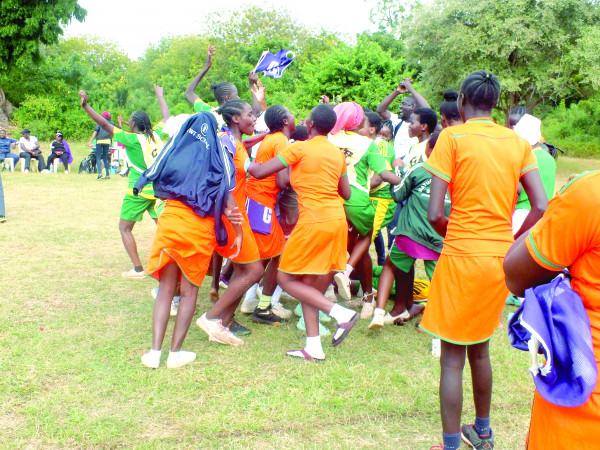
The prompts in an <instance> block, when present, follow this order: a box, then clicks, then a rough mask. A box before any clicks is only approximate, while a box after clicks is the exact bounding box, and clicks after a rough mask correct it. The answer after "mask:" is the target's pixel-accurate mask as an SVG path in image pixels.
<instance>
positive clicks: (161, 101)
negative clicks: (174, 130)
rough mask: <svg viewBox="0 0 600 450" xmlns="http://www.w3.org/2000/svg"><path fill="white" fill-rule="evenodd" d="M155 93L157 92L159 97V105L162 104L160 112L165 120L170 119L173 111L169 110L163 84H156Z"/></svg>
mask: <svg viewBox="0 0 600 450" xmlns="http://www.w3.org/2000/svg"><path fill="white" fill-rule="evenodd" d="M154 93H155V94H156V98H157V99H158V106H160V114H161V115H162V120H163V122H166V121H167V120H169V117H171V113H170V112H169V106H168V105H167V102H166V100H165V90H164V89H163V88H162V86H158V85H156V84H155V85H154Z"/></svg>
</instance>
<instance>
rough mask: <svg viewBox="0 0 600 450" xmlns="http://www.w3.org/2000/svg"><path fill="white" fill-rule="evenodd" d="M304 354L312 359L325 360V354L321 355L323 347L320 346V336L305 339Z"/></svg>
mask: <svg viewBox="0 0 600 450" xmlns="http://www.w3.org/2000/svg"><path fill="white" fill-rule="evenodd" d="M304 350H306V353H308V354H309V355H310V356H312V357H313V358H319V359H322V358H325V353H323V347H322V346H321V336H314V337H310V336H307V337H306V347H305V348H304Z"/></svg>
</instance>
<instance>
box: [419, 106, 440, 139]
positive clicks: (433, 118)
mask: <svg viewBox="0 0 600 450" xmlns="http://www.w3.org/2000/svg"><path fill="white" fill-rule="evenodd" d="M413 114H416V115H417V116H419V122H421V123H424V124H425V125H427V131H428V132H429V133H433V132H434V131H435V127H436V126H437V114H436V113H435V111H434V110H433V109H431V108H417V109H415V111H414V112H413Z"/></svg>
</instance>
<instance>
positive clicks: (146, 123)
mask: <svg viewBox="0 0 600 450" xmlns="http://www.w3.org/2000/svg"><path fill="white" fill-rule="evenodd" d="M131 121H132V122H133V123H135V126H136V127H137V129H138V130H140V132H141V133H142V134H143V135H144V136H146V139H148V140H152V142H154V132H153V131H152V123H151V122H150V117H149V116H148V114H147V113H146V112H144V111H134V112H133V114H131Z"/></svg>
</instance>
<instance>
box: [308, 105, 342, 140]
mask: <svg viewBox="0 0 600 450" xmlns="http://www.w3.org/2000/svg"><path fill="white" fill-rule="evenodd" d="M310 118H311V119H312V121H313V122H314V125H315V129H316V130H317V131H318V132H319V133H320V134H328V133H329V132H330V131H331V130H332V129H333V127H335V123H336V122H337V114H336V113H335V111H334V110H333V108H332V107H331V106H329V105H317V106H315V107H314V108H313V110H312V111H311V112H310Z"/></svg>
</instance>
